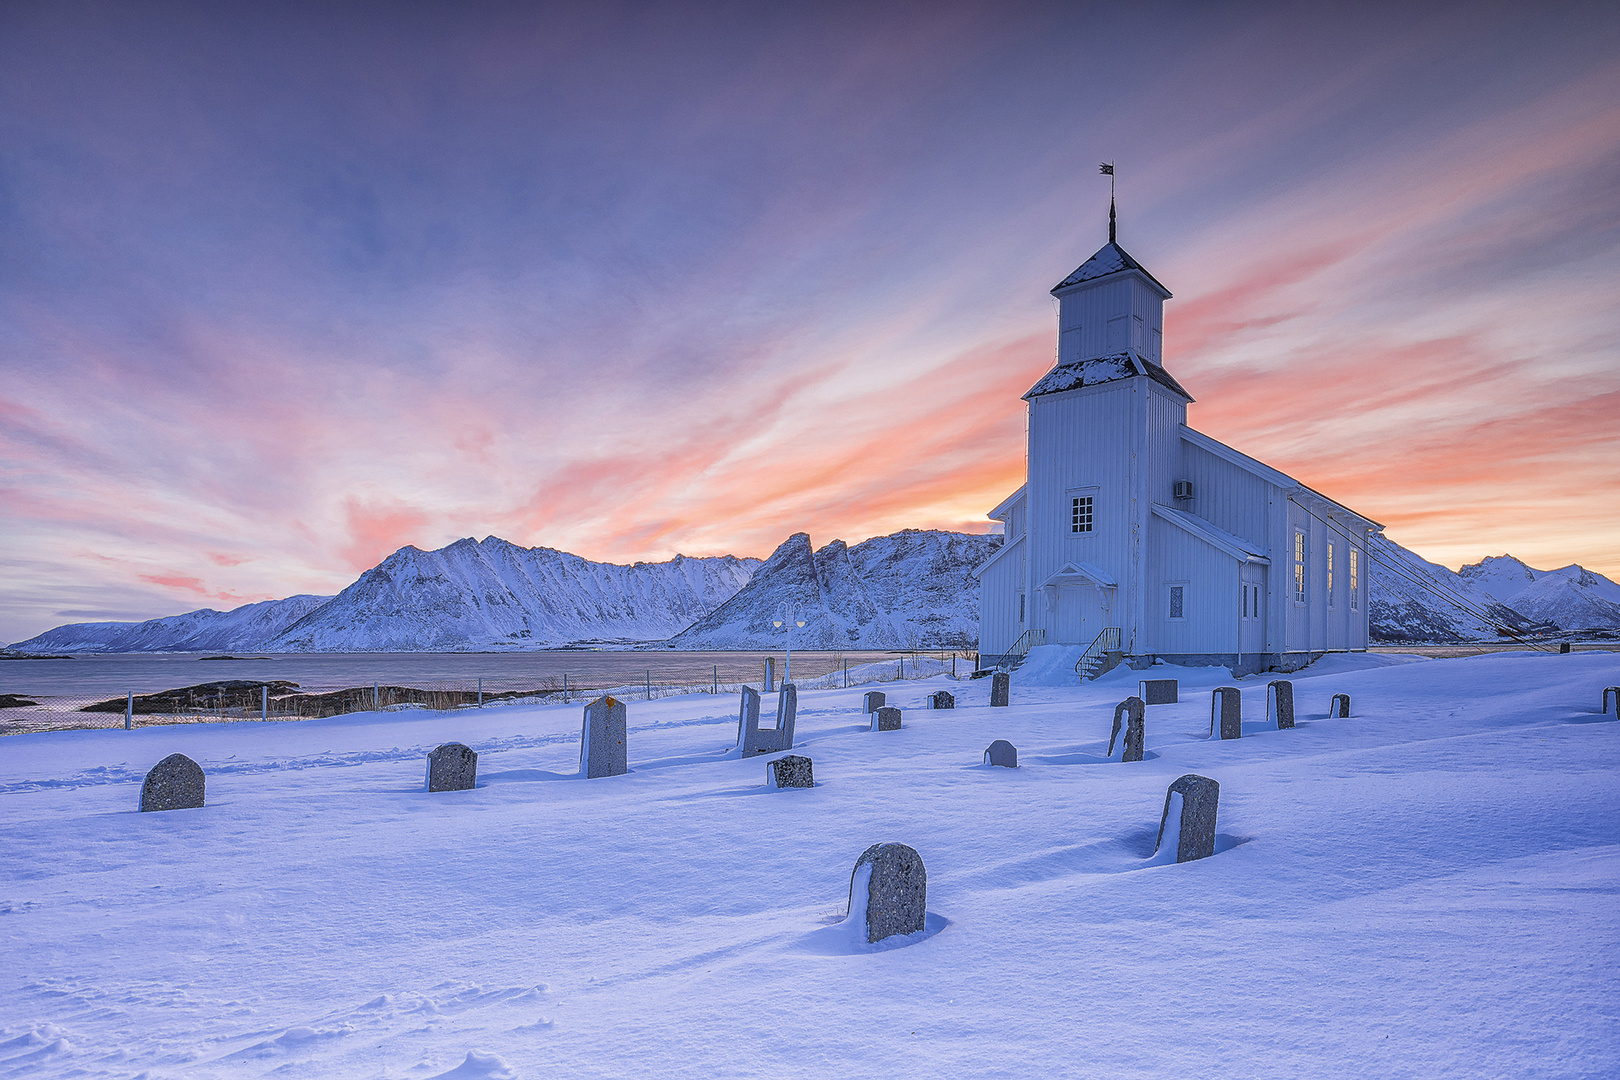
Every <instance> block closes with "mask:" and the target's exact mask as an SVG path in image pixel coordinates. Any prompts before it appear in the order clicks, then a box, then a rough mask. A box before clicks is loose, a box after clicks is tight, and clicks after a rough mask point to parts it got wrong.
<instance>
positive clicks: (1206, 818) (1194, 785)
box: [1153, 773, 1221, 863]
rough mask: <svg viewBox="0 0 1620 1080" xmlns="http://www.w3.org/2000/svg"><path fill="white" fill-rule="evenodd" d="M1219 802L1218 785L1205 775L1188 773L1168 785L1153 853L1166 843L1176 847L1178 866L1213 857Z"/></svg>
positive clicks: (1219, 787)
mask: <svg viewBox="0 0 1620 1080" xmlns="http://www.w3.org/2000/svg"><path fill="white" fill-rule="evenodd" d="M1220 799H1221V785H1220V784H1218V783H1216V782H1215V781H1213V780H1211V779H1210V778H1209V777H1207V776H1198V775H1197V774H1195V773H1188V774H1187V775H1186V776H1183V777H1181V778H1180V779H1179V780H1177V781H1176V782H1175V783H1173V784H1171V785H1170V790H1168V791H1166V792H1165V793H1164V813H1163V814H1162V815H1160V817H1159V839H1158V842H1157V843H1156V844H1154V846H1153V851H1154V853H1155V854H1157V853H1158V852H1159V850H1160V849H1162V848H1164V845H1165V842H1166V841H1167V840H1168V841H1169V842H1171V843H1172V844H1173V845H1174V846H1175V852H1176V862H1178V863H1184V862H1192V861H1193V860H1194V859H1207V858H1209V857H1210V856H1211V855H1213V854H1215V811H1216V808H1217V805H1218V804H1219V803H1220Z"/></svg>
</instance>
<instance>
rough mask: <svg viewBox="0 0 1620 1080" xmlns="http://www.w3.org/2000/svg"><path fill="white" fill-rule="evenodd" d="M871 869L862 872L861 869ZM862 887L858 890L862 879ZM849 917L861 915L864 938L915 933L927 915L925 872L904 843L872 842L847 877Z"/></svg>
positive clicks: (870, 940)
mask: <svg viewBox="0 0 1620 1080" xmlns="http://www.w3.org/2000/svg"><path fill="white" fill-rule="evenodd" d="M866 867H870V870H869V871H867V872H866V873H863V872H862V871H863V868H866ZM863 879H864V883H865V888H864V889H858V886H860V885H861V884H862V882H863ZM849 917H850V918H852V919H855V918H864V920H865V930H866V940H867V941H868V942H876V941H882V940H883V939H884V938H887V937H893V936H894V935H895V934H915V933H916V932H917V931H919V930H921V929H922V928H923V926H924V925H925V924H926V922H927V918H928V871H927V870H925V869H924V868H923V861H922V856H921V855H918V854H917V851H916V849H915V848H911V847H907V846H906V845H905V844H873V845H872V846H871V847H869V848H867V849H866V850H865V851H863V852H861V857H860V858H859V859H856V860H855V870H854V871H853V872H852V873H851V874H850V876H849Z"/></svg>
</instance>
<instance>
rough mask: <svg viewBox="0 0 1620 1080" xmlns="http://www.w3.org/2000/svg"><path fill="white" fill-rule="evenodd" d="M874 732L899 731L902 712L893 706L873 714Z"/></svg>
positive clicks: (886, 706)
mask: <svg viewBox="0 0 1620 1080" xmlns="http://www.w3.org/2000/svg"><path fill="white" fill-rule="evenodd" d="M872 730H873V731H899V730H900V710H899V709H896V708H894V707H893V706H892V705H885V706H884V707H883V708H881V709H879V710H878V711H877V712H875V713H873V714H872Z"/></svg>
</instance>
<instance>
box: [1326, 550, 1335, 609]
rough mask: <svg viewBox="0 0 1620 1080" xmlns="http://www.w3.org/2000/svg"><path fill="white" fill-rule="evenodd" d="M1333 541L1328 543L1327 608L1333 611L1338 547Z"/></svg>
mask: <svg viewBox="0 0 1620 1080" xmlns="http://www.w3.org/2000/svg"><path fill="white" fill-rule="evenodd" d="M1337 546H1338V545H1336V544H1335V543H1334V542H1333V541H1331V540H1329V541H1328V542H1327V606H1328V610H1329V611H1332V610H1333V608H1334V607H1335V604H1334V596H1333V552H1334V549H1335V548H1336V547H1337Z"/></svg>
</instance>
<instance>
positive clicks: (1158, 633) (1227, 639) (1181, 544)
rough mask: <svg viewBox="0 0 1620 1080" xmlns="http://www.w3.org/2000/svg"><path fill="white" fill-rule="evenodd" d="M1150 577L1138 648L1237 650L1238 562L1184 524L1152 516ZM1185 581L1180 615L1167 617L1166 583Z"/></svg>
mask: <svg viewBox="0 0 1620 1080" xmlns="http://www.w3.org/2000/svg"><path fill="white" fill-rule="evenodd" d="M1148 551H1149V559H1148V565H1149V566H1150V567H1152V568H1153V570H1152V573H1153V575H1154V580H1151V581H1149V582H1148V588H1147V596H1146V601H1147V603H1146V605H1145V606H1146V614H1145V619H1144V622H1145V625H1144V627H1143V642H1144V643H1143V644H1141V645H1139V646H1138V649H1137V651H1138V652H1142V653H1150V652H1151V653H1235V652H1237V651H1238V647H1239V638H1238V630H1239V626H1238V622H1239V617H1240V616H1241V615H1242V612H1243V609H1242V607H1241V606H1240V604H1241V597H1240V594H1239V592H1238V571H1239V568H1240V565H1241V564H1239V562H1238V561H1237V560H1236V559H1235V558H1233V557H1232V556H1231V555H1228V554H1227V553H1226V552H1224V551H1221V550H1220V549H1218V548H1216V547H1213V546H1211V545H1210V544H1208V543H1206V542H1205V541H1203V540H1200V539H1199V538H1197V537H1195V536H1192V535H1189V534H1188V533H1187V532H1185V531H1184V530H1182V529H1178V528H1176V527H1175V526H1174V525H1171V524H1170V523H1168V522H1166V521H1164V520H1163V519H1161V518H1154V519H1152V521H1151V522H1149V524H1148ZM1176 583H1185V585H1184V592H1183V601H1182V612H1183V618H1181V619H1172V618H1170V586H1171V585H1173V584H1176Z"/></svg>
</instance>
